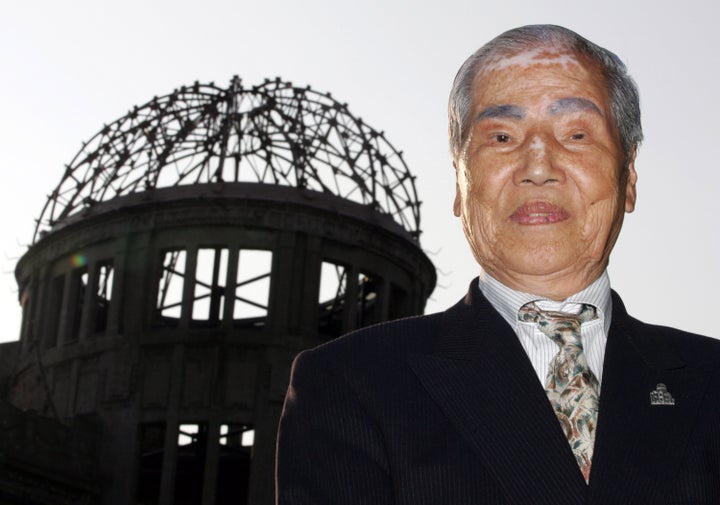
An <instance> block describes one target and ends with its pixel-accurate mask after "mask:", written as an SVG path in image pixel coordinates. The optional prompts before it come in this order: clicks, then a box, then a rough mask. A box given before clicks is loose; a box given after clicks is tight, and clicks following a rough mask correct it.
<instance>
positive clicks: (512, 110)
mask: <svg viewBox="0 0 720 505" xmlns="http://www.w3.org/2000/svg"><path fill="white" fill-rule="evenodd" d="M492 118H510V119H523V118H525V111H524V110H523V109H522V108H521V107H518V106H517V105H491V106H490V107H486V108H484V109H483V110H481V111H480V112H479V113H478V115H477V116H476V117H475V121H481V120H483V119H492Z"/></svg>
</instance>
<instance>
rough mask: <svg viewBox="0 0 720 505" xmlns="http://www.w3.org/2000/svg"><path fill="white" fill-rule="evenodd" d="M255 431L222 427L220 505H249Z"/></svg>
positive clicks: (246, 426) (245, 426)
mask: <svg viewBox="0 0 720 505" xmlns="http://www.w3.org/2000/svg"><path fill="white" fill-rule="evenodd" d="M254 443H255V429H254V427H253V426H252V425H249V424H223V425H222V426H220V460H219V462H218V486H217V495H216V497H215V503H216V505H244V504H247V495H248V487H249V483H250V468H251V466H252V458H253V445H254Z"/></svg>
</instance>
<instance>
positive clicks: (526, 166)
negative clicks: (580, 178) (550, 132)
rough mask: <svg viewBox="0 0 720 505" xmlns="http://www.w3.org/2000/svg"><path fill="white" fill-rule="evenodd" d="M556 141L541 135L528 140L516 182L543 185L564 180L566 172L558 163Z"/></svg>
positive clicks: (517, 171) (516, 175) (524, 147)
mask: <svg viewBox="0 0 720 505" xmlns="http://www.w3.org/2000/svg"><path fill="white" fill-rule="evenodd" d="M555 143H556V141H555V139H548V138H546V137H544V136H541V135H535V136H532V137H530V138H528V139H527V140H526V142H525V145H524V146H523V148H522V149H523V150H522V159H521V160H520V166H518V169H517V170H516V172H515V177H514V179H515V183H516V184H536V185H543V184H549V183H558V182H562V181H563V180H564V177H565V175H564V172H563V171H562V170H561V169H560V168H559V167H558V165H557V162H558V159H557V156H556V151H557V149H556V147H557V146H555V145H554V144H555Z"/></svg>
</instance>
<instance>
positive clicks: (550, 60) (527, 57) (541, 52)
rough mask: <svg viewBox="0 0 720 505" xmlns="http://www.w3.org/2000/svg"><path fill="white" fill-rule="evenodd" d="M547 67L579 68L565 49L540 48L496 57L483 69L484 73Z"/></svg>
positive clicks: (573, 57) (575, 59)
mask: <svg viewBox="0 0 720 505" xmlns="http://www.w3.org/2000/svg"><path fill="white" fill-rule="evenodd" d="M548 65H563V66H565V67H566V68H570V67H577V66H580V61H579V60H578V58H577V57H576V56H575V54H574V53H573V52H572V51H569V50H567V49H561V48H555V47H548V46H541V47H534V48H530V49H527V50H525V51H520V52H519V53H515V54H511V55H509V56H508V55H502V56H497V57H495V58H494V59H493V60H491V61H489V62H488V63H487V65H485V67H484V68H483V70H484V71H485V72H493V71H496V70H503V69H505V68H508V67H520V68H529V67H537V66H548Z"/></svg>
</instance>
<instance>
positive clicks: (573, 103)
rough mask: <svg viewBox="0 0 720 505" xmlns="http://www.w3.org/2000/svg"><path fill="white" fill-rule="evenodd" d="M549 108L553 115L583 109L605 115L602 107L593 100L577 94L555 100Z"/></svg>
mask: <svg viewBox="0 0 720 505" xmlns="http://www.w3.org/2000/svg"><path fill="white" fill-rule="evenodd" d="M548 110H549V111H550V114H553V115H555V114H564V113H568V112H582V111H590V112H595V113H597V114H600V115H601V116H602V115H603V113H602V111H601V110H600V108H599V107H598V106H597V105H595V104H594V103H593V102H591V101H590V100H588V99H587V98H580V97H576V96H571V97H567V98H560V99H559V100H555V101H554V102H553V103H551V104H550V107H548Z"/></svg>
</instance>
